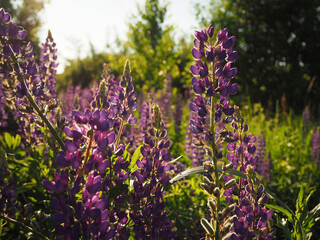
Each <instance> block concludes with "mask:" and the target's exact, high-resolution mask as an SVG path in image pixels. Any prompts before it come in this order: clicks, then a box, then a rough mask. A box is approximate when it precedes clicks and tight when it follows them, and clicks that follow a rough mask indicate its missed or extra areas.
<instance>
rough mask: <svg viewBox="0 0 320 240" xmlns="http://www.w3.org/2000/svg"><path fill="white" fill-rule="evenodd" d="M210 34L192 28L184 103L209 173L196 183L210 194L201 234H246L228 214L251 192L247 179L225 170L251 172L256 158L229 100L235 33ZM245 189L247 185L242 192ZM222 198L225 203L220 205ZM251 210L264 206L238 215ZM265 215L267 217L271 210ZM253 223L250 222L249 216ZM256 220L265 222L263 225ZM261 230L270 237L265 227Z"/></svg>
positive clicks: (232, 236)
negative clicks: (188, 96) (188, 94)
mask: <svg viewBox="0 0 320 240" xmlns="http://www.w3.org/2000/svg"><path fill="white" fill-rule="evenodd" d="M213 35H214V28H213V26H212V25H211V26H209V28H208V29H207V30H206V29H202V30H201V31H200V32H198V31H196V33H195V36H196V39H195V40H194V48H193V49H192V55H193V57H194V59H195V60H196V61H197V62H196V65H192V66H191V68H190V70H191V72H192V74H193V76H194V77H193V78H192V85H193V91H194V93H195V94H196V97H195V99H194V101H192V102H191V103H190V104H189V108H190V110H191V111H192V112H194V113H195V116H194V117H192V118H191V120H190V128H191V131H192V132H193V135H194V140H193V144H194V145H196V146H198V147H202V148H204V149H205V151H206V153H207V156H208V158H209V160H208V161H206V162H204V163H203V165H204V168H205V170H206V171H207V173H208V174H209V175H208V176H205V177H204V178H203V183H201V187H202V188H203V189H204V190H205V191H206V192H208V193H209V194H210V198H209V200H208V207H209V209H210V221H208V220H207V219H206V218H202V219H201V224H202V226H203V228H204V229H205V230H206V239H212V238H214V239H229V238H230V239H247V238H246V237H247V236H246V237H243V236H242V235H241V234H242V231H243V230H242V229H240V230H239V229H238V225H239V224H238V223H239V222H238V220H237V219H238V218H236V217H234V214H236V213H235V211H236V210H237V211H238V210H239V209H242V208H243V204H245V202H246V197H248V194H251V195H252V194H253V195H254V194H256V193H254V192H253V190H252V191H251V192H250V191H249V190H248V189H249V185H250V184H251V182H250V181H249V180H244V179H241V178H240V179H239V183H237V182H236V179H235V178H234V177H233V176H231V175H228V174H227V172H228V171H229V170H230V169H232V168H233V169H239V170H240V171H241V172H244V173H246V172H247V170H248V169H253V171H254V169H255V167H254V166H255V165H256V162H257V157H255V156H254V153H255V151H256V146H255V142H256V140H257V139H256V137H254V136H252V135H251V134H248V133H246V132H247V131H248V129H249V127H248V125H247V124H245V123H244V120H243V118H242V116H241V112H240V110H239V108H238V107H234V106H231V105H230V95H233V94H235V93H236V92H237V90H238V85H237V83H232V79H233V78H234V76H235V75H236V73H237V68H232V67H231V64H232V63H234V62H235V61H236V59H237V56H238V54H237V52H236V51H234V50H233V49H232V47H233V45H234V43H235V37H234V36H231V37H229V36H228V32H227V30H226V29H223V30H221V31H219V32H218V34H217V37H216V40H215V41H214V39H213ZM228 125H229V126H230V125H231V126H230V127H231V128H232V129H231V130H230V127H227V126H228ZM225 143H226V145H227V146H226V148H227V150H228V153H227V155H226V159H227V161H228V162H224V163H223V164H221V165H220V166H221V167H220V169H221V173H219V170H218V169H219V166H218V162H221V161H222V150H223V145H224V144H225ZM250 173H251V171H250ZM251 185H252V184H251ZM251 185H250V186H251ZM254 186H255V185H254ZM254 186H253V185H252V186H251V187H252V188H253V187H254ZM261 186H262V185H261ZM245 189H246V190H248V191H247V192H248V193H247V195H246V194H245V191H246V190H245ZM262 192H263V190H261V192H259V194H260V195H261V194H262ZM233 195H235V196H237V198H238V199H239V202H238V203H235V202H234V198H233ZM254 196H255V198H254V199H253V200H252V201H253V203H255V200H256V195H254ZM223 197H224V199H225V201H226V203H227V204H228V205H227V206H223V205H222V201H223ZM266 201H267V200H266ZM266 201H264V202H263V203H262V204H264V203H265V202H266ZM257 209H258V210H257ZM243 211H245V210H244V209H243ZM256 211H258V212H259V214H260V213H261V214H262V212H266V209H265V208H262V207H261V209H260V208H257V207H256V206H255V207H254V208H248V209H247V210H246V212H245V213H243V215H242V216H244V215H247V216H248V217H249V216H251V215H252V214H256ZM269 215H270V216H268V219H269V218H270V217H271V215H272V213H270V214H269ZM254 216H258V215H254ZM260 220H261V219H260ZM266 220H267V219H264V218H263V220H261V221H263V222H266ZM241 221H242V220H241ZM253 222H254V223H253V224H256V222H255V221H253ZM260 225H261V226H262V227H265V225H263V224H260ZM260 225H259V226H260ZM257 229H258V228H254V229H253V232H254V234H255V235H254V236H256V235H261V234H260V233H258V230H257ZM263 234H265V235H264V236H271V235H270V234H269V233H268V232H267V233H263ZM248 239H249V238H248ZM266 239H268V238H266Z"/></svg>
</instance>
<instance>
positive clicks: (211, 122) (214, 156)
mask: <svg viewBox="0 0 320 240" xmlns="http://www.w3.org/2000/svg"><path fill="white" fill-rule="evenodd" d="M211 67H212V81H215V77H214V65H213V62H212V63H211ZM215 105H216V94H214V95H213V96H212V97H211V116H210V130H211V133H212V136H213V141H212V143H211V147H212V156H213V159H212V160H213V164H214V171H215V173H214V175H215V183H216V186H217V187H218V188H219V189H220V178H219V172H218V160H217V157H216V143H215V120H214V114H215ZM216 199H217V210H216V217H215V222H216V223H215V225H216V232H215V239H216V240H219V239H220V223H219V220H218V213H219V212H220V194H219V195H218V196H217V197H216Z"/></svg>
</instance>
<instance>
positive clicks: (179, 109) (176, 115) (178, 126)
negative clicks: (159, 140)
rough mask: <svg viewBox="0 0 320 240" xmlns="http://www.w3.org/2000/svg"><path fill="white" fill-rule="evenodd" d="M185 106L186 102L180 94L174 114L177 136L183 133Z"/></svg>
mask: <svg viewBox="0 0 320 240" xmlns="http://www.w3.org/2000/svg"><path fill="white" fill-rule="evenodd" d="M183 106H184V101H183V98H182V95H181V94H180V93H179V94H178V95H177V98H176V104H175V112H174V113H173V120H174V130H175V133H176V135H177V136H179V135H180V132H181V123H182V117H183Z"/></svg>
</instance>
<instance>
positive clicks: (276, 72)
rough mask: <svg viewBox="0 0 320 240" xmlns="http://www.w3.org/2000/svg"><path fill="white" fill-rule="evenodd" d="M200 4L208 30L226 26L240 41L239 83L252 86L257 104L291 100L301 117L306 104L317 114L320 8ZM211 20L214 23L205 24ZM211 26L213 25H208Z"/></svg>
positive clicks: (309, 4)
mask: <svg viewBox="0 0 320 240" xmlns="http://www.w3.org/2000/svg"><path fill="white" fill-rule="evenodd" d="M209 2H210V4H209V5H208V3H198V4H197V5H196V6H197V17H198V20H199V21H200V22H202V23H203V24H204V25H205V26H207V25H208V23H209V22H211V23H213V26H215V28H216V29H221V27H225V26H227V28H228V31H229V32H230V33H231V34H232V35H235V36H236V37H237V41H236V45H237V46H235V49H237V50H238V52H239V56H243V57H241V58H239V59H238V60H237V64H236V65H237V67H238V70H239V73H238V76H237V81H238V82H239V83H240V84H239V85H240V86H243V87H245V86H247V87H248V89H249V94H250V97H251V98H252V101H253V102H262V103H263V105H264V106H267V105H268V101H269V103H271V102H273V108H272V109H274V106H275V103H276V101H277V100H279V101H280V99H281V98H283V99H286V102H287V103H288V105H289V107H291V108H293V109H294V110H295V111H296V112H301V111H302V109H303V107H304V106H305V105H306V104H311V105H312V110H313V112H314V113H316V114H318V109H319V108H318V107H319V103H320V97H319V96H320V95H319V94H318V89H319V86H320V85H319V81H317V80H318V79H319V76H320V68H319V62H320V56H319V54H318V52H319V49H320V11H319V7H320V2H319V1H313V0H306V1H297V0H296V1H294V0H292V1H282V0H266V1H255V2H254V4H253V2H251V1H246V0H239V1H231V0H221V1H214V0H210V1H209ZM206 19H209V20H206ZM208 21H209V22H208Z"/></svg>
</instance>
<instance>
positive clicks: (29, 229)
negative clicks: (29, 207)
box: [0, 215, 49, 240]
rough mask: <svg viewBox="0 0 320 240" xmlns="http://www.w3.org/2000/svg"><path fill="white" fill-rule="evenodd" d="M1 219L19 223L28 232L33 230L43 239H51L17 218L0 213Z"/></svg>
mask: <svg viewBox="0 0 320 240" xmlns="http://www.w3.org/2000/svg"><path fill="white" fill-rule="evenodd" d="M0 219H1V221H2V219H3V220H6V221H8V222H11V223H14V224H17V225H19V226H20V227H22V228H23V229H24V230H25V231H26V232H32V233H34V234H36V235H38V236H39V237H41V238H42V239H46V240H49V238H48V237H46V236H45V235H43V234H42V233H41V232H38V231H37V230H34V229H33V228H31V227H29V226H26V225H25V224H23V223H21V222H19V221H17V220H15V219H12V218H9V217H6V216H2V215H0Z"/></svg>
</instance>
